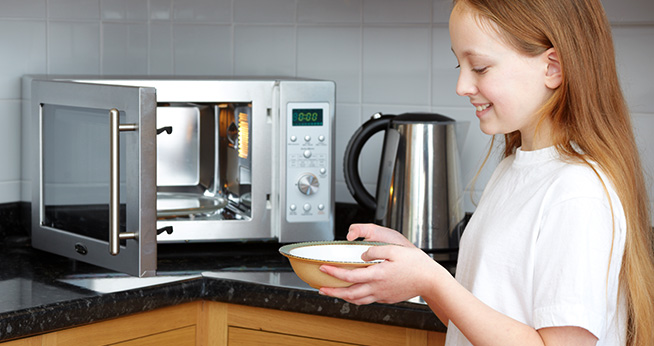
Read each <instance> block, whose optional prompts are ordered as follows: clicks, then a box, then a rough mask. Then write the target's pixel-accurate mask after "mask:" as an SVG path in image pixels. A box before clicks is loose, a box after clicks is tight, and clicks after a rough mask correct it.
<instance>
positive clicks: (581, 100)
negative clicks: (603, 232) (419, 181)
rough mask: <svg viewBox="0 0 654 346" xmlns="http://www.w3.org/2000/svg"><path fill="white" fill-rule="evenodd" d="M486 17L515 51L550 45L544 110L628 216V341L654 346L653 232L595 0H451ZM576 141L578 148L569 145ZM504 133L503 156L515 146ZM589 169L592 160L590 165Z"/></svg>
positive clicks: (624, 271)
mask: <svg viewBox="0 0 654 346" xmlns="http://www.w3.org/2000/svg"><path fill="white" fill-rule="evenodd" d="M454 4H455V6H459V5H464V6H467V8H468V9H471V10H472V11H473V13H475V14H476V15H478V16H479V17H480V18H483V19H486V20H490V21H491V22H493V23H494V24H495V25H496V26H497V28H499V34H500V35H501V36H502V37H503V38H504V39H506V40H507V42H508V43H509V44H511V45H512V46H513V47H514V48H515V49H516V50H517V51H519V52H522V53H524V54H527V55H531V56H536V55H539V54H541V53H543V52H545V51H546V50H547V49H549V48H552V47H554V49H555V50H556V52H557V54H558V57H559V61H560V63H561V69H562V72H563V82H562V84H561V86H560V87H559V88H557V89H556V90H555V92H554V95H553V96H552V97H551V98H550V100H549V101H548V102H547V103H546V104H545V106H544V107H543V109H542V113H541V116H542V119H544V118H545V117H548V118H549V119H548V121H549V122H550V123H551V124H552V136H553V139H554V144H555V145H556V147H557V149H558V151H559V152H560V153H561V155H563V156H564V157H568V158H570V159H572V160H577V161H582V162H585V163H586V164H589V165H590V163H589V162H595V163H597V165H598V166H599V168H600V169H601V170H602V171H603V172H604V173H605V174H606V175H607V177H608V178H609V179H610V181H611V183H612V184H613V186H614V188H615V190H616V192H617V194H618V197H619V198H620V202H621V203H622V206H623V209H624V212H625V216H626V219H627V237H626V244H625V252H624V256H623V260H622V268H621V271H620V287H621V290H622V291H623V292H624V293H625V294H624V296H625V298H626V302H627V313H628V321H627V325H628V330H627V332H628V334H627V345H638V346H641V345H643V346H645V345H647V346H650V345H654V328H652V326H654V232H653V231H652V228H651V225H650V218H649V207H648V205H649V204H648V198H647V188H646V185H645V179H644V176H643V171H642V167H641V163H640V159H639V157H638V148H637V147H636V143H635V140H634V135H633V130H632V125H631V119H630V115H629V111H628V109H627V106H626V102H625V100H624V96H623V94H622V90H621V89H620V84H619V81H618V75H617V71H616V64H615V52H614V47H613V39H612V37H611V28H610V25H609V23H608V20H607V18H606V14H605V13H604V9H603V7H602V5H601V3H600V1H599V0H454ZM573 143H574V145H576V146H577V147H578V149H580V150H575V148H574V147H573ZM520 145H521V138H520V133H519V132H517V131H516V132H513V133H509V134H506V135H505V147H504V156H508V155H511V154H512V153H514V152H515V150H516V149H517V148H518V147H520ZM591 167H592V166H591Z"/></svg>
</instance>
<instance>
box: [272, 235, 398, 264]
mask: <svg viewBox="0 0 654 346" xmlns="http://www.w3.org/2000/svg"><path fill="white" fill-rule="evenodd" d="M319 245H363V246H384V245H391V244H389V243H384V242H375V241H365V240H364V241H359V240H356V241H349V240H328V241H306V242H300V243H292V244H286V245H284V246H282V247H280V248H279V253H281V254H282V255H283V256H285V257H288V258H289V259H291V258H292V259H300V260H304V261H310V262H316V263H337V264H358V265H371V264H376V263H381V262H383V260H375V261H365V262H364V261H358V262H355V261H330V260H320V259H315V258H308V257H303V256H297V255H293V254H291V250H293V249H297V248H301V247H309V246H319Z"/></svg>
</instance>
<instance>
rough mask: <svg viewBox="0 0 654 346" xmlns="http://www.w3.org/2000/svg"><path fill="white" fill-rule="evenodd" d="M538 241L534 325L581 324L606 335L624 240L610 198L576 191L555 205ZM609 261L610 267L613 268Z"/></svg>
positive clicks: (547, 217)
mask: <svg viewBox="0 0 654 346" xmlns="http://www.w3.org/2000/svg"><path fill="white" fill-rule="evenodd" d="M541 221H542V223H541V229H540V232H539V234H538V237H537V238H536V244H535V247H534V249H535V251H536V254H535V265H534V292H533V294H534V295H533V297H534V305H533V306H534V312H533V316H534V324H535V325H534V327H535V328H536V329H540V328H545V327H557V326H576V327H581V328H584V329H586V330H588V331H589V332H591V333H592V334H594V335H595V336H598V335H603V333H604V332H605V328H606V318H607V317H606V316H607V311H611V310H612V309H611V307H612V306H613V307H614V306H615V305H616V304H617V285H618V275H619V269H620V265H621V258H622V249H623V244H624V241H623V240H622V235H621V232H620V230H619V228H618V227H616V229H615V232H616V238H615V239H614V229H613V226H612V225H613V222H614V220H613V218H612V214H611V209H610V207H609V206H608V203H607V201H606V199H602V198H590V197H584V198H582V197H578V198H571V199H567V200H565V201H562V202H558V203H556V204H555V205H552V206H551V207H550V208H549V209H548V210H547V211H546V214H544V215H543V218H542V220H541ZM609 266H610V267H611V270H609Z"/></svg>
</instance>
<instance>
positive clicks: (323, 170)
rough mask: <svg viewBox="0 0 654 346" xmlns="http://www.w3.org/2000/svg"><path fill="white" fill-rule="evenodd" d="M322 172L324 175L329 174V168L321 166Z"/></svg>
mask: <svg viewBox="0 0 654 346" xmlns="http://www.w3.org/2000/svg"><path fill="white" fill-rule="evenodd" d="M320 174H323V175H324V174H327V168H325V167H322V168H320Z"/></svg>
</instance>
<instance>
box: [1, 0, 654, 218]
mask: <svg viewBox="0 0 654 346" xmlns="http://www.w3.org/2000/svg"><path fill="white" fill-rule="evenodd" d="M603 2H604V5H605V8H606V10H607V14H608V17H609V19H610V20H611V23H612V25H613V28H614V30H613V32H614V38H615V43H616V55H617V62H618V67H619V73H620V78H621V82H622V87H623V89H624V91H625V93H626V96H627V100H628V102H629V106H630V107H631V109H632V111H633V112H634V124H635V128H636V136H637V140H638V143H639V148H640V152H641V155H642V158H643V163H644V165H645V167H646V169H647V170H648V175H649V177H650V178H649V179H650V185H649V186H650V196H652V197H654V191H653V190H654V188H652V182H653V181H654V179H653V178H652V177H653V176H654V142H653V140H652V136H651V132H652V130H654V111H652V109H651V107H649V105H648V101H650V100H651V99H652V97H653V96H654V86H653V84H652V83H651V81H652V80H654V68H652V65H651V63H650V62H649V61H648V60H649V59H651V57H652V56H654V2H652V1H651V0H603ZM450 3H451V2H450V0H407V1H397V0H329V1H325V0H2V1H0V47H2V53H0V66H3V68H2V69H0V121H1V123H2V124H3V126H0V145H2V146H1V148H2V150H0V203H6V202H14V201H19V200H29V191H30V189H29V184H27V183H26V180H27V177H28V176H29V172H28V168H27V166H26V164H25V163H24V162H23V163H22V164H21V149H20V147H27V145H28V143H29V142H28V138H21V137H24V136H21V131H20V130H18V128H19V127H20V124H21V118H20V107H19V100H20V93H21V90H20V77H21V76H22V75H24V74H34V73H52V74H127V75H130V74H151V75H203V74H204V75H227V76H231V75H287V76H298V77H310V78H323V79H331V80H334V81H336V84H337V119H336V124H337V128H336V131H337V139H338V140H337V143H336V153H337V155H336V156H337V158H336V169H337V172H336V179H337V189H336V190H337V200H338V201H353V200H352V198H351V197H350V195H349V192H348V191H347V188H346V187H345V183H344V181H343V173H342V159H343V152H344V150H345V146H346V144H347V141H348V140H349V138H350V136H351V135H352V133H353V132H354V131H355V129H356V128H357V127H358V126H359V125H360V124H361V123H363V122H364V121H365V120H367V119H368V118H369V117H370V115H372V114H373V113H375V112H379V111H381V112H384V113H390V114H394V113H401V112H407V111H433V112H439V113H442V114H444V115H448V116H450V117H453V118H455V119H457V120H458V121H461V122H464V121H466V122H467V123H465V124H462V125H464V126H466V125H467V127H468V129H467V134H468V135H467V137H466V138H465V141H463V143H462V148H461V150H462V153H463V154H462V155H463V171H464V179H465V180H466V181H469V180H471V179H472V177H474V176H475V174H476V172H477V169H478V167H479V164H480V162H481V160H482V159H483V157H484V155H485V154H486V152H487V150H488V143H489V138H488V137H487V136H485V135H483V134H481V132H480V131H479V128H478V124H477V122H476V119H475V118H474V116H473V114H472V109H471V107H470V106H469V105H468V101H467V100H466V99H465V98H460V97H458V96H456V94H455V93H454V85H455V83H456V79H457V71H456V70H455V69H454V67H455V66H456V60H455V59H454V57H453V55H452V53H451V51H450V43H449V34H448V29H447V22H448V18H449V11H450V7H451V4H450ZM380 146H381V138H376V139H373V141H372V142H371V143H369V145H368V146H367V147H366V148H365V149H364V155H363V157H364V159H363V162H361V168H362V177H363V179H364V182H365V183H366V186H368V187H369V188H370V190H371V191H372V189H373V188H374V185H375V181H376V178H377V174H376V169H375V166H376V165H377V162H376V160H378V157H379V152H380ZM495 164H496V163H495V160H493V161H492V162H491V163H490V164H488V165H487V167H486V168H485V169H484V170H483V171H482V172H481V174H480V175H479V180H478V182H477V184H476V185H475V187H474V188H472V187H470V188H469V189H470V190H471V191H472V192H473V194H474V195H478V194H479V193H480V191H481V189H483V186H484V185H485V182H486V181H487V180H488V177H489V175H490V173H491V172H492V169H493V168H494V166H495ZM21 191H22V192H21ZM467 200H469V199H467ZM652 200H653V201H654V198H652ZM466 209H467V210H473V209H474V205H473V204H472V203H470V202H467V204H466Z"/></svg>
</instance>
